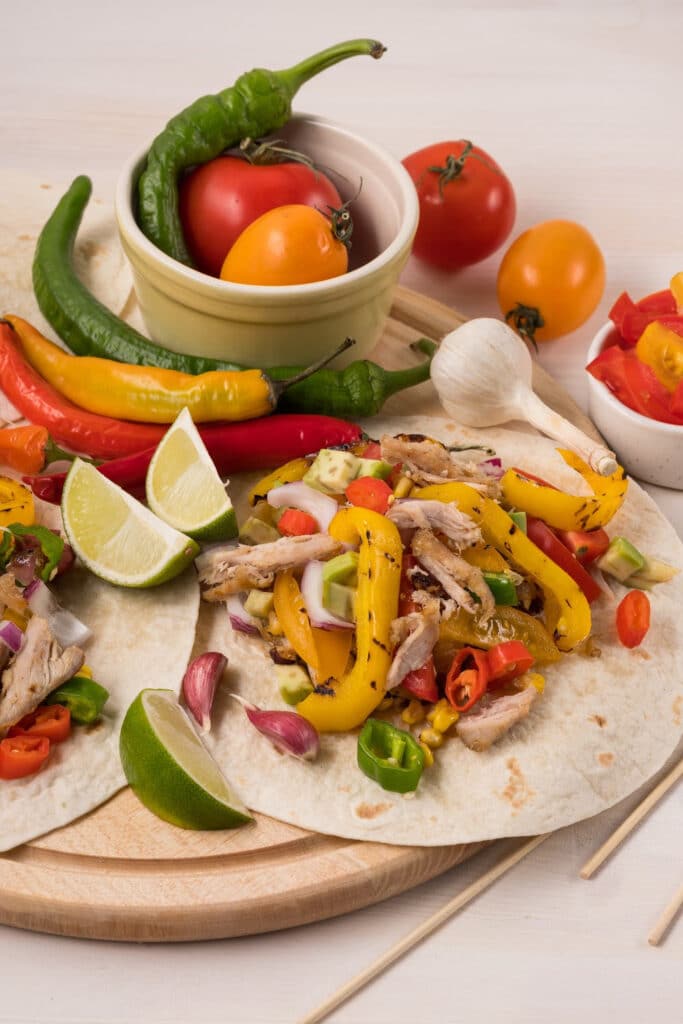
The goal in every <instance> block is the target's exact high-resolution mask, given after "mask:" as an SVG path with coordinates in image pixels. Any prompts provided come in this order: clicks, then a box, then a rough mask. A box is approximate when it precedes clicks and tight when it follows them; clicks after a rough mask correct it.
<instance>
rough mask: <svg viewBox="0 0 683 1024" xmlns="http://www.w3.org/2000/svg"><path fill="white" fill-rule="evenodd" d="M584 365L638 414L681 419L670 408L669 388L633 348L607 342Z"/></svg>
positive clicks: (668, 421)
mask: <svg viewBox="0 0 683 1024" xmlns="http://www.w3.org/2000/svg"><path fill="white" fill-rule="evenodd" d="M586 369H587V370H588V372H589V373H590V374H591V375H592V376H593V377H595V378H596V380H599V381H602V383H603V384H605V385H606V386H607V387H608V388H609V389H610V391H611V392H612V393H613V394H614V396H615V397H616V398H618V399H619V401H620V402H622V403H623V404H624V405H626V406H628V408H629V409H633V411H634V412H639V413H640V414H641V416H649V417H650V419H655V420H660V421H661V422H662V423H682V422H683V420H681V417H680V415H677V414H676V413H675V412H674V411H673V408H672V402H671V396H670V394H669V392H668V391H667V390H666V388H665V387H664V385H663V384H661V383H660V382H659V381H658V380H657V377H656V376H655V374H654V372H653V370H651V369H650V367H649V366H646V365H645V363H642V362H641V361H640V359H638V357H637V356H636V354H635V352H632V351H628V352H626V351H624V349H621V348H619V346H618V345H609V346H608V347H607V348H605V349H603V350H602V352H601V353H600V355H598V356H596V358H595V359H594V360H593V361H592V362H591V363H589V364H588V366H587V367H586Z"/></svg>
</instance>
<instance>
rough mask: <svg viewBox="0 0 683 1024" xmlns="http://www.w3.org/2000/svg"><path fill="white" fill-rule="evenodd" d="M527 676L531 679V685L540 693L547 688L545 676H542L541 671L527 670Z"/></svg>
mask: <svg viewBox="0 0 683 1024" xmlns="http://www.w3.org/2000/svg"><path fill="white" fill-rule="evenodd" d="M526 676H527V678H528V680H529V686H533V687H534V688H535V689H536V690H538V692H539V693H543V691H544V690H545V676H542V675H541V674H540V672H527V673H526Z"/></svg>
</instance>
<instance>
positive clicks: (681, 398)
mask: <svg viewBox="0 0 683 1024" xmlns="http://www.w3.org/2000/svg"><path fill="white" fill-rule="evenodd" d="M671 415H672V416H675V417H676V418H677V419H680V420H683V380H679V382H678V384H677V385H676V390H675V391H674V393H673V395H672V396H671Z"/></svg>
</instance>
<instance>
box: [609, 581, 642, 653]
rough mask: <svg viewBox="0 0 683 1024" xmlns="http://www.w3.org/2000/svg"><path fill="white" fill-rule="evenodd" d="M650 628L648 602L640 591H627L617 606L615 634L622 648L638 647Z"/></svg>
mask: <svg viewBox="0 0 683 1024" xmlns="http://www.w3.org/2000/svg"><path fill="white" fill-rule="evenodd" d="M649 628H650V601H649V598H648V596H647V594H644V593H643V591H642V590H629V592H628V594H627V595H626V597H624V598H622V600H621V601H620V602H619V604H618V605H617V633H618V634H619V639H620V640H621V642H622V644H623V645H624V647H638V645H639V644H641V643H642V642H643V640H644V639H645V636H646V634H647V631H648V629H649Z"/></svg>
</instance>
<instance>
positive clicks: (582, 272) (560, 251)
mask: <svg viewBox="0 0 683 1024" xmlns="http://www.w3.org/2000/svg"><path fill="white" fill-rule="evenodd" d="M604 290H605V261H604V259H603V256H602V253H601V252H600V249H599V248H598V246H597V244H596V242H595V240H594V238H593V237H592V235H590V234H589V232H588V231H586V229H585V228H584V227H581V225H580V224H575V223H573V222H572V221H568V220H548V221H545V222H544V223H542V224H537V225H536V226H535V227H533V228H529V230H528V231H525V232H524V233H523V234H521V235H520V236H519V238H517V239H515V241H514V242H513V243H512V245H511V246H510V247H509V249H508V250H507V252H506V253H505V255H504V256H503V260H502V262H501V264H500V268H499V270H498V281H497V291H498V305H499V306H500V309H501V312H502V313H503V316H504V317H505V319H506V320H507V321H508V322H509V323H510V324H511V325H512V326H513V327H514V328H515V330H517V331H518V333H519V334H522V335H525V336H527V337H529V338H531V339H533V340H534V341H551V340H552V339H553V338H559V337H561V336H562V335H563V334H569V333H570V332H571V331H575V330H576V328H577V327H580V326H581V324H583V323H585V321H586V320H587V319H588V317H589V316H590V315H591V313H593V312H594V310H595V309H596V307H597V305H598V303H599V302H600V299H601V298H602V293H603V291H604Z"/></svg>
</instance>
